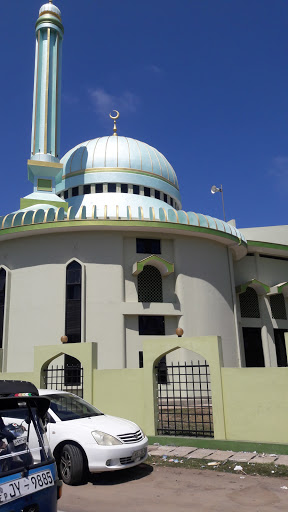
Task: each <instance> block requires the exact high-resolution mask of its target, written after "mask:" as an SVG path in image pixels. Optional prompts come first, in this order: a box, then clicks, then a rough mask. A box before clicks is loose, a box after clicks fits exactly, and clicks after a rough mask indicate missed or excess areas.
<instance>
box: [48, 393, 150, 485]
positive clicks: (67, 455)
mask: <svg viewBox="0 0 288 512" xmlns="http://www.w3.org/2000/svg"><path fill="white" fill-rule="evenodd" d="M39 395H41V396H47V398H49V400H51V404H50V409H49V411H48V423H47V435H48V440H49V444H50V447H51V450H52V452H53V454H54V457H55V459H56V462H57V464H58V468H59V473H60V478H62V480H63V482H65V483H66V484H68V485H77V484H79V483H81V481H82V479H83V476H84V474H85V471H86V470H87V469H88V470H89V471H90V472H91V473H98V472H102V471H114V470H117V469H125V468H130V467H132V466H136V465H137V464H140V463H141V462H143V461H145V460H146V458H147V455H148V453H147V452H148V450H147V447H148V439H147V437H146V436H145V434H144V433H143V432H142V430H141V429H140V427H138V425H136V423H133V422H132V421H129V420H124V419H122V418H116V417H114V416H108V415H106V414H103V413H102V412H100V411H99V410H98V409H96V408H95V407H94V406H93V405H91V404H89V403H88V402H85V401H84V400H83V399H82V398H79V397H78V396H76V395H73V394H72V393H66V392H64V391H54V390H48V389H39Z"/></svg>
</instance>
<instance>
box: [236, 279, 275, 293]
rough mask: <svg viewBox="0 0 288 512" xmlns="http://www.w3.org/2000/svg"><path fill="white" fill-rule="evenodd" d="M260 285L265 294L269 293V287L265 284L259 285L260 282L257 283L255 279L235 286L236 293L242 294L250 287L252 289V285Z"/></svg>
mask: <svg viewBox="0 0 288 512" xmlns="http://www.w3.org/2000/svg"><path fill="white" fill-rule="evenodd" d="M254 284H255V285H260V286H261V287H262V288H264V290H265V292H266V293H269V292H270V286H268V285H267V284H264V283H261V281H258V280H257V279H251V281H247V283H243V284H240V285H239V286H236V293H244V292H246V290H247V288H248V287H249V286H251V287H252V288H253V285H254Z"/></svg>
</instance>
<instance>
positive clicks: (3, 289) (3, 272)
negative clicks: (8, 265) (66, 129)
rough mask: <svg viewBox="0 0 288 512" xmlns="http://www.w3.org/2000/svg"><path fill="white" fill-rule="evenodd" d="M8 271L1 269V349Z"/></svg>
mask: <svg viewBox="0 0 288 512" xmlns="http://www.w3.org/2000/svg"><path fill="white" fill-rule="evenodd" d="M5 288H6V271H5V270H4V268H1V269H0V348H2V346H3V330H4V314H5Z"/></svg>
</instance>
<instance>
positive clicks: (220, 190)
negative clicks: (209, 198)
mask: <svg viewBox="0 0 288 512" xmlns="http://www.w3.org/2000/svg"><path fill="white" fill-rule="evenodd" d="M216 192H221V196H222V206H223V216H224V222H226V216H225V208H224V197H223V187H222V185H220V187H219V188H218V187H216V186H215V185H213V187H211V194H216Z"/></svg>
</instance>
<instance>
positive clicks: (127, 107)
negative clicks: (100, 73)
mask: <svg viewBox="0 0 288 512" xmlns="http://www.w3.org/2000/svg"><path fill="white" fill-rule="evenodd" d="M89 96H90V98H91V100H92V103H93V105H94V108H95V110H96V112H98V114H100V115H102V116H105V117H106V116H108V115H109V113H110V112H111V111H112V110H115V109H116V110H119V112H121V111H122V112H136V111H137V107H138V104H139V98H138V96H136V95H135V94H134V93H132V92H130V91H125V92H123V93H122V94H120V95H113V94H110V93H109V92H107V91H105V89H103V88H100V87H99V88H97V89H90V90H89Z"/></svg>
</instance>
